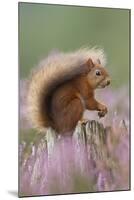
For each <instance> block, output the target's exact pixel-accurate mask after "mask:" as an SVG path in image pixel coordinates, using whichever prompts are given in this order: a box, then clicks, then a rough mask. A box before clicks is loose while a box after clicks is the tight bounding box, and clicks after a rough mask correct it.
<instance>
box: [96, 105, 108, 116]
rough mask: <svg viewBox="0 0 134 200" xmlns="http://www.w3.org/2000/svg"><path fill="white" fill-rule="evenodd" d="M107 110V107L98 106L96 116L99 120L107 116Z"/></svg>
mask: <svg viewBox="0 0 134 200" xmlns="http://www.w3.org/2000/svg"><path fill="white" fill-rule="evenodd" d="M107 112H108V110H107V107H106V106H104V105H102V104H100V105H99V112H98V116H99V117H100V118H101V117H104V116H105V115H106V114H107Z"/></svg>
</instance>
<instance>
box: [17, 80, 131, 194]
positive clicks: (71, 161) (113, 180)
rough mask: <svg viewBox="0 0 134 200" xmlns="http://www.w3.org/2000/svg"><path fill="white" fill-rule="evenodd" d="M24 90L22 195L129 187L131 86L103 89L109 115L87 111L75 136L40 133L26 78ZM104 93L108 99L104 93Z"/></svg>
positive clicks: (21, 160) (21, 144) (21, 143)
mask: <svg viewBox="0 0 134 200" xmlns="http://www.w3.org/2000/svg"><path fill="white" fill-rule="evenodd" d="M20 86H21V93H20V137H19V139H20V143H19V195H20V196H32V195H48V194H49V195H50V194H65V193H80V192H97V191H113V190H128V189H129V187H130V186H129V173H130V172H129V99H128V91H127V87H124V88H120V89H117V90H116V91H115V90H112V89H105V90H104V91H103V90H101V91H99V90H98V92H97V96H98V97H97V98H98V99H99V100H100V99H102V101H103V102H105V104H106V105H107V106H108V108H109V112H108V114H107V116H106V117H104V118H103V119H99V118H98V116H97V112H93V111H90V112H89V111H86V112H85V115H84V117H85V118H86V119H88V120H89V121H88V122H87V123H86V124H80V123H78V125H77V127H76V130H75V132H74V135H73V138H69V137H67V138H62V137H56V135H55V133H54V131H53V130H51V129H48V130H47V131H46V133H40V134H39V133H36V132H35V131H34V130H32V129H31V126H30V125H29V123H28V122H27V120H26V113H27V112H26V104H25V98H24V96H25V82H23V81H21V84H20ZM102 97H103V98H102Z"/></svg>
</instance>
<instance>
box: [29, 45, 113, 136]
mask: <svg viewBox="0 0 134 200" xmlns="http://www.w3.org/2000/svg"><path fill="white" fill-rule="evenodd" d="M105 60H106V59H105V55H104V52H103V51H102V50H100V49H95V48H92V49H80V50H78V51H76V52H73V53H56V54H53V55H50V56H48V58H46V59H45V60H44V61H42V62H41V64H40V65H39V67H38V68H37V69H36V70H35V71H34V72H33V73H32V75H31V78H30V80H29V87H28V96H27V97H28V99H27V100H28V115H29V117H30V119H31V121H32V123H33V125H34V127H35V128H37V129H38V130H40V131H42V130H43V129H44V128H48V127H51V128H53V129H54V130H55V131H56V132H57V134H61V135H65V134H66V133H70V135H72V133H73V131H74V129H75V127H76V125H77V123H78V121H79V120H82V116H83V113H84V111H85V110H86V109H87V110H96V111H98V115H99V117H104V116H105V114H106V113H107V107H106V106H105V105H103V104H102V103H100V102H98V101H97V100H96V99H95V94H94V92H95V89H97V88H104V87H106V86H107V85H109V84H110V76H109V74H108V72H107V71H106V69H105V68H104V65H105Z"/></svg>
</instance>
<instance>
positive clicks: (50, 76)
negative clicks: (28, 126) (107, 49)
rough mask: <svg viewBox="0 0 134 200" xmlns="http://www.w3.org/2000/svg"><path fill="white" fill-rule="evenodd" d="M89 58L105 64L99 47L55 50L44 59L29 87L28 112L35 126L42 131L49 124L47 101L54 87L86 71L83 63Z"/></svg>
mask: <svg viewBox="0 0 134 200" xmlns="http://www.w3.org/2000/svg"><path fill="white" fill-rule="evenodd" d="M89 58H91V59H92V60H93V62H94V63H95V62H97V60H98V59H99V60H100V61H101V63H102V64H103V65H104V64H105V56H104V54H103V51H102V50H100V49H95V48H92V49H80V50H78V51H76V52H73V53H66V54H64V53H56V54H54V55H50V56H49V57H48V58H46V59H45V60H43V61H42V62H41V63H40V64H39V66H38V68H37V69H36V70H35V71H34V72H33V73H32V75H31V79H30V81H29V87H28V101H27V102H28V116H29V118H30V120H31V122H32V124H33V126H34V127H35V128H37V129H38V130H40V131H42V130H43V129H44V128H46V127H49V126H51V120H52V119H51V115H50V113H49V105H50V99H51V95H52V94H53V92H54V90H56V88H57V87H59V86H60V85H61V84H63V83H64V82H66V81H69V80H71V79H72V78H74V77H75V76H77V75H79V74H81V73H86V72H87V70H88V69H87V67H86V65H84V64H85V63H86V61H87V60H88V59H89Z"/></svg>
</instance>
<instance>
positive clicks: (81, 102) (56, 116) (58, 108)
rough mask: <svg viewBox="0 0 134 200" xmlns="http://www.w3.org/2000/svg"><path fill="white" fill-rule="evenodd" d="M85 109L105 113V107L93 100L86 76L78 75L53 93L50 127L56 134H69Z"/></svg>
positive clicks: (92, 91) (92, 93)
mask: <svg viewBox="0 0 134 200" xmlns="http://www.w3.org/2000/svg"><path fill="white" fill-rule="evenodd" d="M85 109H88V110H98V111H101V112H105V113H106V112H107V109H106V107H105V106H103V105H102V104H100V103H99V102H97V101H96V100H95V98H94V89H92V88H91V86H90V84H89V83H88V79H87V75H80V76H78V77H76V78H74V79H73V80H71V81H69V82H67V83H65V84H63V85H62V86H60V87H59V88H58V89H57V90H56V91H55V92H54V94H53V96H52V102H51V116H52V122H53V123H52V124H51V126H52V127H53V128H54V129H55V130H56V131H57V132H58V133H62V134H65V133H66V134H67V133H69V134H70V133H71V131H72V130H73V129H74V128H75V126H76V124H77V122H78V121H79V120H81V119H82V115H83V112H84V110H85ZM102 115H103V113H102Z"/></svg>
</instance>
